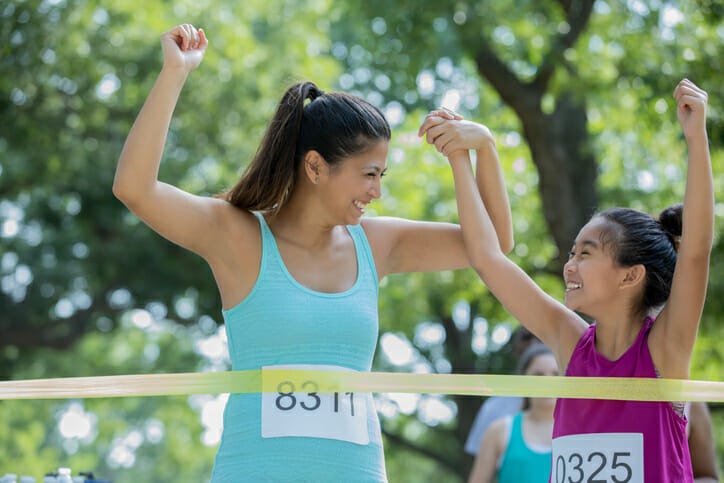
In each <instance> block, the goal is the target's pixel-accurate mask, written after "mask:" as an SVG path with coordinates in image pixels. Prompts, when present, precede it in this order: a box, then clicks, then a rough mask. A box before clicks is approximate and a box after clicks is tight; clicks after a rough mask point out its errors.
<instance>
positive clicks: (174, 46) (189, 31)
mask: <svg viewBox="0 0 724 483" xmlns="http://www.w3.org/2000/svg"><path fill="white" fill-rule="evenodd" d="M208 45H209V41H208V39H207V38H206V33H205V32H204V30H203V29H197V28H196V27H194V26H193V25H191V24H188V23H185V24H182V25H178V26H176V27H174V28H172V29H171V30H169V31H168V32H165V33H164V34H163V35H161V48H162V49H163V66H164V68H172V69H182V70H184V71H185V72H187V73H188V72H191V71H192V70H194V69H195V68H196V67H198V66H199V64H200V63H201V60H202V59H203V58H204V53H205V52H206V47H208Z"/></svg>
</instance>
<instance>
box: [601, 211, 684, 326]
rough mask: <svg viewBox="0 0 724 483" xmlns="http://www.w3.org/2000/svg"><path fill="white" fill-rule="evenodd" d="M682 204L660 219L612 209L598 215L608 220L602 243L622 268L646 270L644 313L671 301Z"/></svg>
mask: <svg viewBox="0 0 724 483" xmlns="http://www.w3.org/2000/svg"><path fill="white" fill-rule="evenodd" d="M683 206H684V205H683V204H681V203H677V204H675V205H672V206H670V207H668V208H666V209H665V210H664V211H662V212H661V214H660V215H659V218H658V219H654V218H653V217H652V216H651V215H649V214H647V213H643V212H641V211H638V210H634V209H631V208H612V209H610V210H606V211H602V212H600V213H598V214H597V215H595V216H596V217H601V218H604V219H605V220H607V221H609V222H610V223H607V226H608V229H604V231H603V233H602V235H601V242H602V243H603V245H604V246H608V247H610V250H611V252H612V253H613V257H614V260H616V263H617V264H618V265H620V266H623V267H631V266H633V265H643V266H644V267H645V268H646V282H645V286H644V293H643V297H642V299H641V301H640V302H639V304H638V307H635V308H636V309H637V310H639V311H641V312H648V311H649V310H650V309H652V308H655V307H658V306H660V305H662V304H663V303H664V302H666V300H667V299H668V298H669V293H670V292H671V281H672V279H673V277H674V268H675V267H676V251H677V250H678V248H679V239H680V237H681V226H682V214H683Z"/></svg>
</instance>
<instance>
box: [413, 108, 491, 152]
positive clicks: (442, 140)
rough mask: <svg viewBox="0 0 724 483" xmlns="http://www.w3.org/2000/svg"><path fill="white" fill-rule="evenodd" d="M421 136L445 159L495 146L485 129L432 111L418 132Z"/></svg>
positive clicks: (479, 125)
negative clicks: (456, 153)
mask: <svg viewBox="0 0 724 483" xmlns="http://www.w3.org/2000/svg"><path fill="white" fill-rule="evenodd" d="M423 135H425V137H426V139H427V142H428V143H430V144H434V145H435V148H436V149H437V150H438V151H439V152H440V153H442V154H443V155H444V156H447V157H449V156H450V154H451V153H453V152H455V151H460V150H464V151H467V150H470V149H475V150H477V151H479V150H481V149H484V148H485V147H486V146H489V145H491V144H492V145H493V146H494V145H495V141H494V140H493V135H492V134H491V133H490V130H489V129H488V128H487V127H485V126H483V125H482V124H478V123H475V122H471V121H465V120H462V117H460V116H456V117H452V116H450V115H445V113H442V112H440V111H439V110H435V111H432V112H431V113H430V114H428V115H427V117H426V118H425V121H424V122H423V123H422V126H420V130H419V131H418V136H423Z"/></svg>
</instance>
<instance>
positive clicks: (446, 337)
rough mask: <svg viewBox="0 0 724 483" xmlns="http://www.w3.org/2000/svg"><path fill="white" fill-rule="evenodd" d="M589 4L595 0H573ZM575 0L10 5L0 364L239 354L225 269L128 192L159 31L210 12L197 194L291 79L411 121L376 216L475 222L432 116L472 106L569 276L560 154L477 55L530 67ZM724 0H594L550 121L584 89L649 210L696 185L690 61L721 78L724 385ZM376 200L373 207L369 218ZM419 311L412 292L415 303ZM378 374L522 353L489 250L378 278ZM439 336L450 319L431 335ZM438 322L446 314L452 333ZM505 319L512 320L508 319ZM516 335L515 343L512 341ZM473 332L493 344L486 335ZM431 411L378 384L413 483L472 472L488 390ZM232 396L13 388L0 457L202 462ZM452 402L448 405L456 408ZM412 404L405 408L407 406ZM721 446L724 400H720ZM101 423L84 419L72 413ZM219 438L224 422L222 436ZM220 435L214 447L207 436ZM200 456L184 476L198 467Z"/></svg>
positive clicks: (27, 368) (186, 152)
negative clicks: (220, 345) (457, 198)
mask: <svg viewBox="0 0 724 483" xmlns="http://www.w3.org/2000/svg"><path fill="white" fill-rule="evenodd" d="M574 3H575V2H574ZM570 5H571V3H570V2H564V1H561V2H555V1H552V0H546V1H542V2H532V1H530V0H515V1H511V2H492V1H479V2H469V1H468V2H461V1H456V2H410V1H403V2H398V3H397V4H395V8H394V9H393V8H389V5H388V3H387V2H381V1H379V0H366V1H364V2H359V1H349V2H331V1H323V0H305V1H291V0H286V1H283V0H272V1H259V0H250V1H246V2H244V3H243V5H241V4H238V3H234V2H229V1H226V0H216V1H212V0H201V1H195V2H191V1H179V2H173V3H172V2H141V1H138V0H124V1H121V0H107V1H104V2H97V1H92V0H44V1H39V0H25V1H20V0H6V1H4V2H2V3H0V19H1V20H0V126H3V127H2V128H1V129H0V334H2V336H1V337H0V377H1V378H3V379H29V378H40V377H42V378H45V377H67V376H82V375H108V374H133V373H157V372H186V371H199V370H223V369H226V368H227V367H228V365H227V364H228V362H227V360H226V358H225V357H223V355H219V354H215V353H213V351H212V352H209V350H206V349H204V347H205V346H204V343H205V342H208V341H212V342H214V341H215V342H218V341H219V339H221V340H223V334H222V335H221V336H220V335H219V333H218V332H217V324H219V323H221V322H222V319H221V315H220V305H219V297H218V294H217V291H216V288H215V286H214V283H213V279H212V277H211V274H210V271H209V270H208V268H207V267H206V265H205V264H204V263H203V262H202V260H200V259H199V258H198V257H196V256H195V255H193V254H190V253H188V252H186V251H184V250H181V249H180V248H178V247H176V246H174V245H172V244H170V243H168V242H167V241H165V240H163V239H161V238H160V237H159V236H157V235H156V234H155V233H153V232H152V231H151V230H149V229H148V228H146V227H145V226H143V225H142V224H141V223H139V222H138V220H137V219H136V218H135V217H134V216H133V215H130V214H129V213H128V212H127V210H126V209H125V208H124V207H123V206H122V205H121V204H120V203H119V202H118V201H116V200H115V199H114V198H113V196H112V194H111V183H112V178H113V173H114V169H115V163H116V160H117V158H118V155H119V153H120V150H121V147H122V144H123V141H124V139H125V136H126V134H127V132H128V130H129V128H130V126H131V123H132V122H133V119H134V117H135V115H136V113H137V112H138V110H139V109H140V106H141V104H142V102H143V99H144V98H145V95H146V93H147V92H148V90H149V89H150V86H151V85H152V83H153V81H154V79H155V76H156V73H157V72H158V69H159V67H160V59H161V54H160V46H159V44H158V36H159V35H160V34H161V33H162V32H163V31H164V30H166V29H168V28H170V27H171V26H173V25H174V24H176V23H181V22H186V21H193V22H194V23H195V24H197V25H200V26H203V27H204V28H205V30H206V31H207V33H208V35H209V37H210V48H209V51H208V53H207V56H206V58H205V60H204V63H203V65H202V66H201V68H200V69H198V71H196V72H194V73H193V74H192V75H191V76H190V78H189V81H188V85H187V86H186V87H185V89H184V92H183V94H182V99H181V102H180V103H179V106H178V108H177V110H176V116H175V118H174V121H173V124H172V129H171V133H170V135H169V139H168V143H167V150H166V156H165V158H164V163H163V165H162V169H161V174H160V176H161V178H162V179H163V180H164V181H168V182H170V183H174V184H177V185H178V186H180V187H182V188H184V189H186V190H189V191H191V192H194V193H199V194H214V193H217V192H219V191H221V190H223V189H224V188H225V187H227V186H229V185H231V184H232V183H233V182H234V180H235V178H236V176H237V175H238V172H239V171H240V170H241V169H242V168H243V167H244V165H245V163H246V161H247V160H248V159H250V158H251V156H252V155H253V153H254V151H255V149H256V146H257V145H258V142H259V139H260V137H261V133H262V131H263V129H264V126H265V123H266V121H267V120H268V119H269V117H270V116H271V113H272V112H273V109H274V107H275V103H276V102H277V101H278V98H279V97H280V95H281V93H282V92H283V91H284V89H285V88H286V86H288V85H289V84H290V83H291V82H292V81H294V80H298V79H312V80H314V81H316V82H317V83H318V84H319V85H320V87H322V88H323V89H325V90H330V89H343V90H346V91H350V92H354V93H357V94H359V95H361V96H363V97H365V98H367V99H369V100H370V101H371V102H373V103H375V104H377V105H379V106H380V107H381V108H383V109H384V110H385V112H386V114H387V115H388V117H389V119H390V120H391V122H392V123H393V125H394V127H395V133H394V136H393V143H392V148H391V152H390V156H389V159H388V162H389V166H390V169H389V176H388V177H386V178H385V182H384V195H383V198H382V200H381V201H379V202H377V203H375V204H374V205H372V206H370V215H372V216H374V215H375V214H379V215H393V216H402V217H409V218H412V219H429V220H443V221H455V220H456V207H455V203H454V193H453V185H452V178H451V175H450V172H449V169H448V168H447V166H446V163H445V161H444V160H443V159H442V157H441V156H439V155H438V154H437V153H435V151H434V149H432V148H430V147H428V146H425V145H424V143H423V142H422V140H420V139H418V138H417V137H416V135H415V133H416V131H417V127H418V125H419V123H420V121H421V119H422V117H423V116H424V113H425V112H426V111H427V110H428V109H430V108H432V107H435V106H437V105H440V104H445V105H449V106H452V107H455V108H456V109H458V110H459V111H460V112H462V113H463V114H465V115H466V116H467V117H470V118H471V119H474V120H476V121H479V122H484V123H486V124H487V125H489V126H490V128H491V129H492V130H493V132H494V133H495V134H496V138H497V141H498V146H499V150H500V152H501V157H502V159H503V165H504V166H503V168H504V171H505V176H506V181H507V183H508V188H509V195H510V199H511V204H512V208H513V218H514V224H515V230H516V248H515V250H514V252H513V253H512V254H511V257H512V258H513V259H514V260H516V262H518V263H520V264H521V265H522V266H523V267H524V268H525V269H526V270H527V271H528V272H529V273H531V274H533V275H534V276H535V278H536V280H537V281H538V282H539V283H540V284H541V285H542V286H543V288H544V289H545V290H547V291H548V292H550V293H552V294H556V295H562V284H561V281H560V278H559V272H558V270H557V266H558V265H557V263H556V260H557V257H558V254H559V251H560V249H559V247H558V246H556V243H555V242H554V236H553V235H554V233H553V231H552V228H551V226H550V225H549V223H548V222H547V218H545V217H544V216H542V213H543V203H542V201H541V194H540V191H539V189H538V187H539V184H540V183H539V182H540V176H541V175H540V173H539V171H538V166H537V164H536V163H535V162H534V160H533V157H532V154H531V148H530V145H529V144H528V142H527V139H526V137H525V133H524V132H522V129H521V126H522V125H523V124H524V120H523V119H521V117H520V115H519V113H518V112H516V111H515V110H514V109H511V107H510V105H509V102H510V100H509V99H507V98H506V97H505V96H502V95H501V94H500V93H499V92H498V91H497V90H496V89H495V88H494V87H493V85H492V84H491V83H490V82H488V81H487V80H486V78H485V76H484V75H482V74H481V72H480V65H478V64H476V59H477V58H478V55H479V53H480V51H481V48H483V47H485V48H488V49H489V50H490V51H491V52H493V53H494V54H495V55H496V56H497V58H499V59H500V61H501V62H502V63H503V65H504V66H505V67H506V68H507V69H509V70H510V71H511V72H512V73H514V74H515V76H516V77H515V78H516V79H517V81H518V82H521V83H522V84H524V85H525V84H526V83H531V82H532V81H533V80H534V79H535V77H536V75H537V74H539V73H540V72H541V71H542V70H544V69H545V68H548V67H547V64H545V62H546V59H549V58H550V55H551V52H553V51H555V49H556V46H557V45H558V43H560V42H561V41H562V40H561V39H563V38H564V37H565V35H566V29H567V28H570V25H569V24H567V23H566V22H565V21H564V19H565V18H566V17H565V15H566V13H565V12H566V8H567V7H566V6H570ZM723 17H724V12H723V11H722V8H721V6H720V5H719V4H718V3H716V2H707V1H698V2H693V1H682V2H661V1H654V0H650V1H646V2H645V1H640V0H631V1H626V2H604V1H597V2H595V4H593V11H592V14H591V16H590V19H588V21H587V23H586V24H585V25H584V29H583V31H582V32H581V33H580V35H579V36H578V37H577V40H576V42H575V43H574V44H573V45H572V46H570V47H568V48H565V49H563V50H561V51H560V55H559V56H558V57H555V59H554V60H555V62H554V63H553V64H551V65H552V71H551V72H552V74H551V78H550V80H549V81H548V83H547V84H546V85H545V89H544V90H543V91H542V92H541V93H540V94H541V96H540V106H538V107H539V108H540V110H541V111H543V112H544V113H546V114H551V115H553V114H554V113H555V109H556V106H557V105H559V104H560V103H561V102H562V101H563V100H564V99H565V98H566V96H572V98H573V99H574V100H575V105H576V106H578V107H579V108H582V109H585V114H586V124H585V128H586V136H585V137H584V138H582V139H580V140H579V141H580V142H581V143H582V144H583V145H585V146H587V149H589V150H590V152H591V153H593V158H594V159H595V162H596V168H597V175H598V178H597V183H596V186H590V187H586V186H584V187H583V188H584V189H590V190H592V191H593V190H597V191H598V199H599V201H600V205H601V206H603V207H605V206H611V205H614V204H620V205H630V206H633V207H638V208H641V209H644V210H646V211H650V212H653V213H655V212H658V211H659V210H660V209H661V208H663V207H664V206H666V205H667V204H670V203H672V202H674V201H676V200H677V199H680V198H681V196H682V194H683V188H684V183H683V177H684V174H685V161H684V158H685V145H684V143H683V139H682V137H681V134H680V129H679V127H678V124H677V122H676V118H675V111H674V104H673V102H672V100H671V95H670V94H671V91H672V90H673V86H674V85H675V84H676V82H677V81H678V80H679V79H680V78H681V77H682V76H684V75H686V76H689V77H691V78H692V79H693V80H694V81H695V82H697V83H699V84H700V85H701V86H702V87H703V88H705V89H707V90H708V91H709V94H710V114H709V128H710V138H711V143H712V147H713V152H712V154H713V163H714V173H715V187H716V189H717V193H716V195H717V199H719V200H720V201H719V204H718V205H717V226H718V230H717V238H716V245H715V248H714V254H713V257H712V267H711V274H710V281H711V282H710V290H709V296H708V299H707V306H706V309H705V314H704V318H703V320H702V326H701V331H700V337H699V340H698V342H697V346H696V352H695V354H694V361H693V365H692V377H694V378H696V379H707V380H718V381H721V380H722V374H723V373H724V370H723V367H724V352H723V351H722V349H721V344H719V341H720V340H721V338H722V337H723V336H724V327H723V324H722V323H721V319H722V314H724V305H723V304H724V237H722V236H721V232H722V228H721V227H722V221H723V220H722V218H724V205H722V202H721V200H722V199H724V193H722V191H721V189H722V188H721V187H722V186H724V156H723V155H722V152H721V150H720V146H721V143H722V141H723V140H724V122H723V116H722V108H721V101H722V97H723V96H722V93H723V91H722V89H724V88H723V87H722V85H721V83H720V82H719V80H720V78H721V73H722V61H723V59H724V56H722V52H721V50H722V49H721V45H722V41H723V39H724V29H722V27H721V21H722V18H723ZM373 209H374V211H375V212H374V213H373V212H371V211H372V210H373ZM401 308H403V309H402V310H401ZM380 323H381V329H382V338H381V341H382V343H381V347H382V348H384V346H385V341H386V340H387V339H386V338H387V337H388V336H389V337H393V339H389V340H396V341H402V343H403V344H407V347H409V348H410V349H411V352H410V355H409V357H407V358H406V359H405V360H404V361H403V362H400V361H393V360H391V359H390V358H389V357H388V355H387V353H386V352H385V351H384V350H382V349H381V350H379V351H378V353H377V357H376V360H375V369H376V370H395V371H413V370H416V371H432V372H454V373H472V372H480V373H486V372H496V373H504V372H509V371H511V367H512V364H511V358H510V356H509V353H508V351H507V348H506V347H505V346H503V347H502V348H501V345H502V342H500V341H498V342H496V340H497V339H494V338H493V334H494V333H495V330H496V329H500V330H502V331H503V332H502V333H503V334H505V333H506V328H508V329H510V328H514V327H515V326H516V325H517V324H516V322H515V321H514V320H512V318H511V317H510V315H509V314H507V312H505V311H504V310H503V309H502V307H500V305H499V304H498V303H497V302H496V301H495V300H494V298H492V297H491V296H490V295H489V294H488V291H487V289H486V288H485V286H484V285H483V284H482V283H480V281H479V280H478V278H477V277H476V276H475V275H474V273H472V271H469V270H463V271H456V272H447V273H438V274H415V275H405V276H392V277H389V278H388V279H386V280H385V281H383V283H382V286H381V290H380ZM426 331H432V332H434V333H440V332H441V333H442V334H443V335H442V337H438V338H437V339H435V341H433V342H430V341H429V339H426V336H425V335H426V333H427V332H426ZM436 331H437V332H436ZM499 333H501V332H499ZM502 340H503V341H504V339H502ZM474 348H475V350H474ZM413 401H414V404H413V405H412V407H411V409H409V408H408V409H404V408H402V407H401V403H400V402H399V401H397V402H396V401H395V400H393V399H391V398H389V397H387V396H386V395H380V396H379V397H378V403H379V404H380V406H381V407H384V408H387V409H389V408H392V409H391V410H390V411H382V410H381V413H382V414H383V415H382V422H383V430H384V433H385V438H386V446H385V449H386V459H387V468H388V473H389V477H390V480H391V481H413V480H416V481H462V480H463V479H464V477H465V476H466V474H467V470H468V468H469V465H470V462H471V459H470V458H469V457H467V456H465V455H464V453H463V451H462V444H463V442H464V439H465V437H466V436H467V431H468V429H469V426H470V424H471V423H472V418H473V416H474V414H475V411H476V410H477V408H478V406H479V405H480V403H481V399H480V398H471V397H451V398H446V397H443V398H437V397H432V396H426V395H420V396H416V397H415V398H413ZM222 402H223V398H217V397H215V396H196V397H191V398H182V397H160V398H128V399H99V400H85V401H19V402H10V401H4V402H0V421H1V422H2V428H3V429H4V430H3V431H0V474H2V473H4V472H15V473H18V474H33V475H34V476H36V477H37V478H39V477H40V475H41V474H42V473H43V472H45V471H48V470H51V469H53V468H56V467H57V466H71V467H72V468H73V469H74V470H75V471H76V472H77V471H81V470H93V471H95V472H96V475H99V476H102V477H107V478H112V479H113V480H114V481H115V482H116V483H123V482H130V481H158V482H163V481H179V480H180V479H181V480H183V481H203V480H204V479H206V478H208V475H209V474H210V471H211V467H212V465H213V455H214V451H215V447H214V437H215V435H214V434H210V433H209V432H210V431H212V430H211V429H209V428H210V427H212V426H213V424H212V423H213V421H209V418H211V419H213V416H212V415H211V414H210V413H211V411H208V412H207V410H208V408H210V407H211V408H213V406H214V405H216V406H218V405H219V404H221V403H222ZM435 405H438V406H443V407H444V408H447V410H449V412H450V414H451V415H452V417H451V418H448V419H445V420H443V421H437V420H435V419H434V418H433V417H432V411H428V410H426V408H429V407H435ZM403 409H404V410H403ZM712 409H713V417H714V420H715V433H716V437H717V441H718V448H719V449H718V455H719V459H720V463H722V464H724V449H723V448H724V432H723V431H724V424H722V421H723V419H722V418H723V417H724V411H722V410H721V409H722V407H721V406H714V407H713V408H712ZM79 412H80V414H82V415H84V417H87V418H89V419H88V420H90V421H92V422H93V425H92V430H91V431H90V432H89V433H88V434H87V435H85V436H84V437H83V438H65V437H63V436H62V434H61V432H60V430H59V428H60V425H61V424H62V421H63V416H64V415H68V414H71V415H72V414H79ZM216 436H218V435H216ZM204 441H206V443H204ZM180 475H182V476H180Z"/></svg>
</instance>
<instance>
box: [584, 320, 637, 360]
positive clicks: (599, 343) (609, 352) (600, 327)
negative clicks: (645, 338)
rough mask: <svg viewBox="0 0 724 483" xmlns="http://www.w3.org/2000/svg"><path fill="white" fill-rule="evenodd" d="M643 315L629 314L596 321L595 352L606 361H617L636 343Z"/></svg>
mask: <svg viewBox="0 0 724 483" xmlns="http://www.w3.org/2000/svg"><path fill="white" fill-rule="evenodd" d="M644 319H645V315H643V314H629V315H628V316H627V317H626V316H622V317H621V318H619V319H610V318H608V319H596V350H597V351H598V353H599V354H601V355H602V356H604V357H605V358H606V359H608V360H611V361H615V360H618V359H619V358H620V357H621V356H622V355H623V354H624V353H625V352H626V351H627V350H628V349H629V348H630V347H631V346H632V345H633V343H634V342H635V341H636V338H637V337H638V335H639V332H641V327H642V326H643V324H644Z"/></svg>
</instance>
